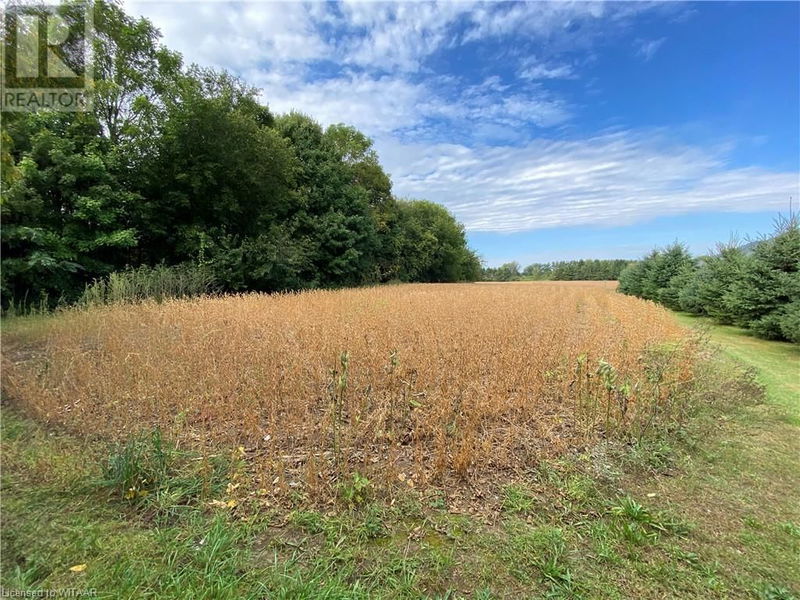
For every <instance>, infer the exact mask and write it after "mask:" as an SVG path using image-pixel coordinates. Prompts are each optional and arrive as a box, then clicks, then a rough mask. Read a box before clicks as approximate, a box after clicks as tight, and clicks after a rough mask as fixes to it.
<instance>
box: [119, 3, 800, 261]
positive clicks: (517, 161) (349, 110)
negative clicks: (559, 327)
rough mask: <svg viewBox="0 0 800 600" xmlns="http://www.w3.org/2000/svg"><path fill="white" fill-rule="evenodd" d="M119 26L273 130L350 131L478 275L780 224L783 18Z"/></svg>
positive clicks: (797, 67)
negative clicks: (138, 30)
mask: <svg viewBox="0 0 800 600" xmlns="http://www.w3.org/2000/svg"><path fill="white" fill-rule="evenodd" d="M124 6H125V9H126V11H127V12H128V13H130V14H132V15H135V16H139V15H141V16H145V17H147V18H148V19H150V20H151V21H153V23H154V24H155V25H156V26H157V27H158V28H159V29H160V31H161V33H162V35H163V41H164V43H165V44H166V45H167V46H168V47H170V48H172V49H174V50H178V51H179V52H181V53H182V54H183V55H184V59H185V62H186V63H197V64H199V65H202V66H206V67H216V68H224V69H227V70H228V71H231V72H233V73H235V74H236V75H238V76H240V77H241V78H242V79H243V80H244V81H246V82H247V83H249V84H251V85H253V86H255V87H257V88H259V89H260V90H261V99H262V101H263V102H264V103H265V104H267V105H268V106H269V107H270V109H271V110H273V112H276V113H284V112H288V111H290V110H299V111H301V112H304V113H306V114H309V115H311V116H312V117H314V118H315V119H317V120H318V121H319V122H320V123H322V124H323V125H328V124H331V123H340V122H342V123H347V124H350V125H355V126H356V127H358V128H359V129H360V130H362V131H363V132H365V133H366V134H367V135H369V136H370V137H371V138H372V139H373V140H374V144H375V148H376V150H377V151H378V154H379V156H380V158H381V162H382V163H383V165H384V166H385V168H386V171H387V172H388V173H389V174H390V175H391V177H392V181H393V186H394V187H393V189H394V193H395V194H396V195H397V196H401V197H409V198H424V199H427V200H432V201H435V202H439V203H441V204H443V205H445V206H446V207H447V208H448V209H449V210H450V211H451V212H452V213H453V214H454V215H455V216H456V218H457V219H458V220H459V221H461V222H462V223H463V224H464V226H465V228H466V231H467V237H468V240H469V243H470V246H471V247H472V248H474V249H475V250H476V251H477V252H478V253H479V254H480V255H481V257H482V258H483V259H484V260H485V262H486V263H487V264H488V265H489V266H497V265H499V264H502V263H504V262H508V261H512V260H516V261H518V262H520V263H521V264H522V265H526V264H529V263H532V262H549V261H553V260H570V259H576V258H637V257H639V256H641V255H643V254H645V253H646V252H647V251H648V250H650V249H651V248H652V247H654V246H663V245H666V244H669V243H672V242H673V241H676V240H677V241H681V242H684V243H686V244H687V245H688V246H689V248H690V249H691V250H692V251H693V252H695V253H705V252H707V251H709V250H710V249H712V248H713V247H714V246H715V244H716V242H720V241H723V242H724V241H728V240H730V239H731V238H732V237H738V238H740V239H746V238H747V237H748V236H755V235H758V234H760V233H768V232H769V231H770V230H771V229H772V224H773V220H774V218H775V217H776V215H777V214H778V213H779V212H781V213H784V214H786V213H788V211H789V206H790V197H793V205H794V207H795V208H797V207H798V206H799V205H800V3H797V2H775V3H772V2H752V3H750V2H731V3H727V2H699V3H682V2H553V3H550V2H527V3H516V2H477V3H476V2H464V1H462V2H439V3H431V2H401V3H394V2H368V1H359V2H313V3H299V2H291V3H281V2H243V3H232V2H162V1H159V2H150V1H145V2H143V1H141V0H139V1H135V0H126V1H124Z"/></svg>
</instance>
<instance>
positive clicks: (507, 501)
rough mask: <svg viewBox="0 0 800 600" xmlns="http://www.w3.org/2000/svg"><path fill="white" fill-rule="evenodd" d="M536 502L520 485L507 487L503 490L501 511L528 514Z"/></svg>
mask: <svg viewBox="0 0 800 600" xmlns="http://www.w3.org/2000/svg"><path fill="white" fill-rule="evenodd" d="M535 503H536V501H535V499H534V497H533V496H532V495H531V493H530V492H529V491H528V490H527V489H526V488H524V487H523V486H520V485H509V486H506V488H505V489H504V490H503V510H505V511H507V512H510V513H522V514H524V513H528V512H530V510H531V509H532V508H533V507H534V505H535Z"/></svg>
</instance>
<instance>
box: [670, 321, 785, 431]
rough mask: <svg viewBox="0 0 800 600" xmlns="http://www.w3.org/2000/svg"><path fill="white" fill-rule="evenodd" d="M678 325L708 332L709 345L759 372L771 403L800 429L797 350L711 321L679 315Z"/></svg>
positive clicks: (759, 378)
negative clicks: (788, 415) (791, 417)
mask: <svg viewBox="0 0 800 600" xmlns="http://www.w3.org/2000/svg"><path fill="white" fill-rule="evenodd" d="M676 317H677V319H678V321H679V322H680V323H681V324H683V325H686V326H688V327H700V328H707V330H708V333H709V337H710V338H711V341H712V342H714V343H716V344H719V345H720V347H721V348H722V350H723V352H725V354H727V355H728V356H730V357H732V358H734V359H736V360H738V361H741V362H743V363H745V364H748V365H751V366H753V367H755V368H756V369H758V380H759V381H760V382H761V383H762V384H763V385H764V387H765V388H766V390H767V394H768V398H769V401H770V402H773V403H775V404H780V405H783V406H785V407H786V408H787V409H788V413H789V414H790V415H792V416H794V417H796V418H798V420H797V421H796V424H798V425H800V346H798V345H796V344H791V343H789V342H773V341H768V340H762V339H759V338H757V337H755V336H753V335H751V334H750V333H749V332H748V331H747V330H746V329H741V328H740V327H732V326H728V325H716V324H714V323H713V322H712V321H711V320H710V319H707V318H703V317H695V316H692V315H688V314H684V313H680V314H677V315H676Z"/></svg>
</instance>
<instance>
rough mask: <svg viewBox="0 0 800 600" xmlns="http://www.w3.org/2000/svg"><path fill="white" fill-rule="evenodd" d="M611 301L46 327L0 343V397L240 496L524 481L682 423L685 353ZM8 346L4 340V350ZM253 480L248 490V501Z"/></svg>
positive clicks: (490, 296)
mask: <svg viewBox="0 0 800 600" xmlns="http://www.w3.org/2000/svg"><path fill="white" fill-rule="evenodd" d="M614 285H615V284H614V283H587V282H569V283H557V282H547V283H508V284H441V285H438V284H428V285H423V284H415V285H400V286H387V287H377V288H363V289H350V290H342V291H310V292H303V293H298V294H276V295H261V294H248V295H242V296H226V297H209V298H201V299H195V300H175V301H166V302H163V303H161V304H157V303H144V304H135V305H116V306H109V307H99V308H93V309H89V310H82V311H79V310H75V311H66V312H64V313H62V314H60V315H58V316H57V317H55V318H49V319H47V320H46V321H45V322H44V323H38V324H37V325H36V326H35V327H34V326H33V325H31V328H30V330H29V331H26V332H22V331H21V330H23V329H24V327H21V328H18V331H17V332H16V333H9V334H6V335H5V336H4V337H5V339H4V342H5V343H4V346H5V348H4V357H3V366H4V369H3V387H4V390H5V392H6V396H7V397H8V398H10V399H11V401H12V402H13V403H14V404H15V405H17V406H19V407H21V409H22V410H24V411H26V412H27V413H28V414H30V415H31V416H33V417H35V418H37V419H39V420H41V421H45V422H48V423H51V424H57V425H60V426H63V427H66V428H68V429H70V430H73V431H76V432H79V433H81V434H83V435H89V436H95V435H96V436H100V437H102V438H108V439H114V440H119V439H124V438H126V437H127V436H129V435H131V434H133V433H135V432H138V431H140V430H145V429H151V428H154V427H158V428H160V429H161V431H162V432H163V434H164V435H165V436H167V437H169V438H171V439H172V440H173V441H175V442H176V443H177V444H178V445H179V446H180V447H184V448H191V449H193V450H197V451H200V452H206V451H209V452H210V451H219V450H221V449H229V448H237V447H243V448H244V452H246V453H247V455H248V456H250V457H251V458H252V460H251V461H250V463H251V467H250V468H251V470H252V472H253V473H254V474H255V475H256V476H257V477H258V480H259V482H262V483H263V484H264V485H268V486H269V485H271V484H272V483H273V482H275V481H280V483H281V485H285V483H286V482H287V481H289V482H290V483H291V482H293V485H294V486H298V487H303V488H306V489H308V490H309V491H312V492H313V491H314V490H315V489H317V488H318V487H319V485H318V483H319V481H321V480H332V479H333V478H335V476H336V474H341V473H342V469H344V468H346V469H348V470H358V471H359V472H361V473H365V472H366V473H369V476H370V477H371V478H373V479H375V478H377V479H379V480H382V481H396V480H397V479H398V478H399V479H402V480H405V479H406V477H408V478H409V481H410V482H413V484H414V485H422V484H425V483H430V482H435V481H441V480H442V479H444V478H446V479H452V480H455V479H461V480H469V479H470V478H471V477H475V476H477V475H479V474H481V473H487V472H489V471H491V472H494V473H497V472H501V471H504V470H516V469H524V468H526V467H527V466H529V465H531V464H535V462H536V461H537V460H538V459H539V458H541V457H543V456H552V455H554V454H558V453H560V452H563V451H564V450H566V449H568V448H572V447H582V446H586V445H588V444H591V443H593V442H595V441H597V440H598V439H600V438H603V437H610V436H623V437H635V436H640V435H642V434H644V433H645V432H646V431H647V430H648V429H649V428H653V427H656V426H658V424H659V423H663V422H665V421H673V420H675V419H680V418H682V411H683V410H684V407H683V406H682V404H681V393H680V390H681V386H683V385H685V384H686V383H687V382H688V381H690V380H691V375H692V358H691V355H692V350H691V348H690V346H691V344H689V343H686V342H682V341H681V340H682V338H683V330H682V329H681V328H680V327H679V326H678V325H677V324H676V323H675V321H674V320H673V318H672V317H671V316H670V315H669V314H668V312H667V311H665V310H664V309H662V308H660V307H658V306H656V305H655V304H653V303H650V302H646V301H642V300H639V299H636V298H631V297H627V296H622V295H620V294H617V293H616V292H615V291H614ZM23 333H24V335H23ZM264 482H265V483H264Z"/></svg>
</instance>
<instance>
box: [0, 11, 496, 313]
mask: <svg viewBox="0 0 800 600" xmlns="http://www.w3.org/2000/svg"><path fill="white" fill-rule="evenodd" d="M71 9H75V6H74V5H66V7H65V8H64V14H65V16H67V17H69V15H70V14H71V13H70V10H71ZM93 10H94V28H95V37H94V40H93V44H94V60H95V84H94V88H93V90H92V105H91V109H90V110H88V111H85V112H80V113H59V112H44V111H40V112H35V113H7V114H4V115H3V122H2V131H1V134H2V156H1V157H0V158H2V181H1V182H0V183H1V184H2V219H3V228H2V295H3V303H4V306H7V305H8V304H9V303H10V302H14V301H15V300H16V301H22V300H23V299H27V300H28V301H30V300H33V299H38V298H42V297H47V298H50V299H51V302H52V301H55V300H56V299H61V300H62V301H63V300H66V301H73V300H74V299H76V298H77V297H79V296H80V294H81V293H82V291H83V290H84V288H85V287H86V285H87V284H88V283H90V282H92V281H94V280H97V279H99V278H104V277H107V276H109V275H110V274H111V273H113V272H117V271H120V270H123V269H126V268H137V267H140V266H148V265H150V266H159V265H165V266H172V265H178V266H182V267H186V266H191V267H192V268H197V269H202V270H204V271H206V272H208V273H210V274H211V276H212V277H213V280H214V282H215V285H216V286H217V287H218V289H221V290H226V291H240V290H259V291H276V290H289V289H292V290H294V289H303V288H315V287H337V286H353V285H362V284H369V283H380V282H387V281H392V280H398V281H425V282H433V281H462V280H475V279H477V278H478V277H479V276H480V261H479V259H478V257H477V256H476V255H475V253H474V252H473V251H471V250H470V249H469V248H468V247H467V243H466V238H465V233H464V228H463V226H462V225H460V224H459V223H458V222H457V221H456V220H455V219H454V217H453V216H452V215H451V214H450V213H449V212H448V211H447V210H446V209H445V208H444V207H442V206H440V205H438V204H435V203H432V202H427V201H423V200H406V199H401V198H397V197H396V196H395V195H394V194H393V193H392V183H391V180H390V178H389V176H388V174H387V173H386V172H385V171H384V169H383V167H382V166H381V164H380V162H379V160H378V156H377V154H376V152H375V150H374V148H373V146H372V141H371V140H370V139H369V138H368V137H367V136H365V135H364V134H363V133H362V132H360V131H358V130H357V129H355V128H354V127H350V126H347V125H343V124H336V125H330V126H328V127H322V126H321V125H320V124H319V123H317V122H316V121H315V120H314V119H312V118H311V117H309V116H306V115H303V114H300V113H297V112H292V113H289V114H282V115H277V114H274V113H273V112H272V111H270V109H269V108H268V106H266V105H264V104H262V103H261V102H260V100H259V91H258V90H257V89H255V88H252V87H249V86H247V85H245V84H244V83H243V82H242V81H240V80H239V79H237V78H235V77H233V76H232V75H231V74H229V73H227V72H224V71H215V70H209V69H203V68H200V67H197V66H194V65H192V66H186V65H184V64H183V61H182V58H181V56H180V55H179V54H178V53H176V52H173V51H171V50H169V49H168V48H166V47H164V46H163V45H162V44H161V43H160V41H159V40H160V34H159V32H158V30H157V29H156V28H155V27H154V26H153V25H152V23H150V22H149V21H148V20H146V19H143V18H142V19H134V18H132V17H130V16H129V15H127V14H125V13H124V11H123V10H122V9H121V7H120V6H119V5H118V4H117V3H115V2H107V1H102V0H98V1H96V2H95V3H94V4H93ZM76 14H77V13H76ZM76 18H77V17H76ZM68 59H69V57H67V60H68Z"/></svg>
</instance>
